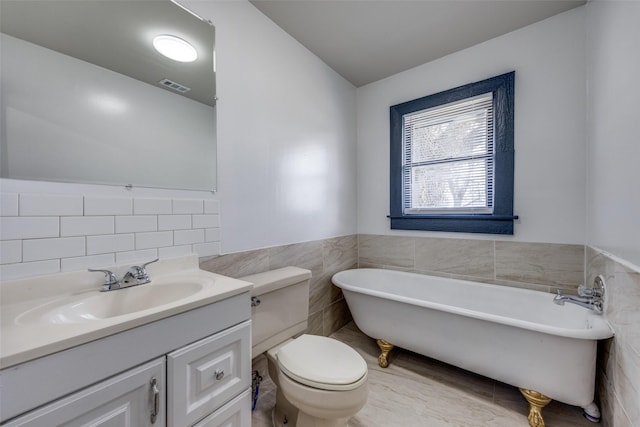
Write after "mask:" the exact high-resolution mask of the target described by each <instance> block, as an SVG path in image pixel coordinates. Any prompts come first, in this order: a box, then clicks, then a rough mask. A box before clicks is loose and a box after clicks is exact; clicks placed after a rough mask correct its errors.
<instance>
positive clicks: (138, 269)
mask: <svg viewBox="0 0 640 427" xmlns="http://www.w3.org/2000/svg"><path fill="white" fill-rule="evenodd" d="M159 259H160V258H156V259H154V260H153V261H149V262H145V263H144V264H142V265H134V266H132V267H130V268H129V272H128V273H127V275H128V276H131V277H133V278H134V279H135V280H136V281H137V284H139V285H143V284H145V283H149V282H150V281H151V278H150V277H149V273H147V270H146V268H145V267H146V266H147V265H149V264H151V263H154V262H156V261H158V260H159Z"/></svg>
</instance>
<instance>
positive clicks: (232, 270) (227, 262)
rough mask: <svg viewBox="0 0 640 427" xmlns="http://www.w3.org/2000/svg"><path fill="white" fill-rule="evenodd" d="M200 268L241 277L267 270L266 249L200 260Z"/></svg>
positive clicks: (267, 256) (267, 257)
mask: <svg viewBox="0 0 640 427" xmlns="http://www.w3.org/2000/svg"><path fill="white" fill-rule="evenodd" d="M200 268H201V269H203V270H207V271H211V272H213V273H218V274H222V275H223V276H229V277H235V278H238V277H243V276H249V275H251V274H257V273H262V272H265V271H267V270H269V253H268V251H267V249H258V250H255V251H246V252H238V253H233V254H226V255H220V256H216V257H211V258H204V259H201V260H200Z"/></svg>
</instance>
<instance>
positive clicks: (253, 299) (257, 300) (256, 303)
mask: <svg viewBox="0 0 640 427" xmlns="http://www.w3.org/2000/svg"><path fill="white" fill-rule="evenodd" d="M259 305H260V298H258V297H251V307H257V306H259Z"/></svg>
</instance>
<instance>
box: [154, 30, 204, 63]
mask: <svg viewBox="0 0 640 427" xmlns="http://www.w3.org/2000/svg"><path fill="white" fill-rule="evenodd" d="M153 47H154V48H155V49H156V50H157V51H158V52H160V53H161V54H163V55H164V56H166V57H167V58H170V59H173V60H174V61H179V62H193V61H195V60H196V59H198V52H196V49H195V48H194V47H193V46H192V45H191V44H190V43H189V42H187V41H186V40H183V39H181V38H180V37H176V36H170V35H167V34H163V35H161V36H157V37H155V38H154V39H153Z"/></svg>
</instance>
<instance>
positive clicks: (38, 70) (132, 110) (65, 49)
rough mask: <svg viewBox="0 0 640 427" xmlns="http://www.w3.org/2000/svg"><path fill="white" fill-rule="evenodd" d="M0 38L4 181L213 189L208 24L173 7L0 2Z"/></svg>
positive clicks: (102, 0)
mask: <svg viewBox="0 0 640 427" xmlns="http://www.w3.org/2000/svg"><path fill="white" fill-rule="evenodd" d="M159 35H173V36H176V37H178V38H179V39H181V40H183V41H186V42H188V43H189V44H190V45H191V46H193V48H195V51H196V52H197V59H195V60H194V61H192V62H180V61H175V60H172V59H169V58H167V57H165V56H163V55H162V54H160V53H159V52H158V51H156V50H155V49H154V47H153V40H154V38H155V37H156V36H159ZM0 37H1V38H0V55H1V56H0V66H1V70H0V84H1V87H0V90H1V92H2V97H0V98H1V99H0V104H1V109H2V110H1V120H2V122H1V124H2V130H1V131H0V134H1V135H0V136H1V141H0V148H1V151H0V176H2V177H3V178H14V179H31V180H44V181H62V182H82V183H98V184H113V185H132V186H141V187H156V188H176V189H190V190H210V191H211V190H215V188H216V141H215V138H216V114H215V109H216V107H215V99H216V98H215V57H214V44H215V34H214V28H213V25H212V24H211V23H210V22H208V21H204V20H202V19H199V18H198V17H196V16H194V15H193V14H191V13H190V12H189V11H187V10H186V9H183V8H182V7H181V6H179V5H177V4H175V3H173V2H171V1H170V0H156V1H139V0H118V1H113V0H88V1H77V0H28V1H26V0H2V2H1V3H0Z"/></svg>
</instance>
